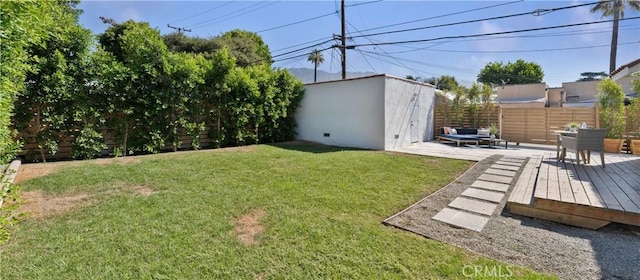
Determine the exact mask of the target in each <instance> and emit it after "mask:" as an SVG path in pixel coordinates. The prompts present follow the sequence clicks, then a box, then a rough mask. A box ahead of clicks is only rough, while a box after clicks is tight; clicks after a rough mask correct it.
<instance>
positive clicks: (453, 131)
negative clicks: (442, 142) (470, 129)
mask: <svg viewBox="0 0 640 280" xmlns="http://www.w3.org/2000/svg"><path fill="white" fill-rule="evenodd" d="M449 131H450V132H451V134H458V131H456V129H455V128H452V129H451V130H449Z"/></svg>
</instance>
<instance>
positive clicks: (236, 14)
mask: <svg viewBox="0 0 640 280" xmlns="http://www.w3.org/2000/svg"><path fill="white" fill-rule="evenodd" d="M278 2H281V0H278V1H271V2H270V1H262V2H260V3H258V4H256V5H249V6H247V7H244V8H242V9H240V10H236V11H234V12H231V13H229V14H227V15H225V16H222V17H220V18H214V19H210V20H207V21H203V22H199V23H196V24H195V25H194V26H193V27H192V28H194V29H195V28H202V27H205V26H209V25H212V24H216V23H220V22H223V21H225V20H229V19H231V18H234V17H239V16H242V15H246V14H248V13H251V12H253V11H256V10H259V9H263V8H266V7H269V6H271V5H274V4H277V3H278ZM262 4H266V5H262ZM261 5H262V6H261ZM250 8H253V9H250ZM247 9H250V10H248V11H245V10H247Z"/></svg>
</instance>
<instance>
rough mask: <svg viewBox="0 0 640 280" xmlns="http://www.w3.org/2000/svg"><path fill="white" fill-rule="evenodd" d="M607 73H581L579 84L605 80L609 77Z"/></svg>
mask: <svg viewBox="0 0 640 280" xmlns="http://www.w3.org/2000/svg"><path fill="white" fill-rule="evenodd" d="M607 76H609V75H607V73H605V72H604V71H602V72H582V73H580V79H578V80H577V82H585V81H599V80H602V79H603V78H605V77H607Z"/></svg>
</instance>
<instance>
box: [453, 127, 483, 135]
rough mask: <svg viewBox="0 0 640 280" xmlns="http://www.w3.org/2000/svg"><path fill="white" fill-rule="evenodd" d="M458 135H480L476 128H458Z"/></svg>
mask: <svg viewBox="0 0 640 280" xmlns="http://www.w3.org/2000/svg"><path fill="white" fill-rule="evenodd" d="M456 131H457V132H458V134H478V130H477V129H475V128H462V127H461V128H456Z"/></svg>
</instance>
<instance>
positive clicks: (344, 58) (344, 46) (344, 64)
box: [340, 0, 347, 80]
mask: <svg viewBox="0 0 640 280" xmlns="http://www.w3.org/2000/svg"><path fill="white" fill-rule="evenodd" d="M344 1H345V0H342V1H341V2H342V3H341V4H340V12H341V13H342V36H340V39H341V40H342V44H341V46H340V50H341V51H342V79H343V80H344V79H346V78H347V40H346V39H347V37H346V36H347V34H346V26H345V21H346V19H345V15H344Z"/></svg>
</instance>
